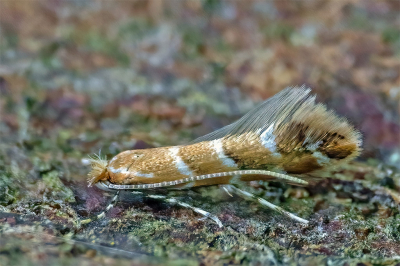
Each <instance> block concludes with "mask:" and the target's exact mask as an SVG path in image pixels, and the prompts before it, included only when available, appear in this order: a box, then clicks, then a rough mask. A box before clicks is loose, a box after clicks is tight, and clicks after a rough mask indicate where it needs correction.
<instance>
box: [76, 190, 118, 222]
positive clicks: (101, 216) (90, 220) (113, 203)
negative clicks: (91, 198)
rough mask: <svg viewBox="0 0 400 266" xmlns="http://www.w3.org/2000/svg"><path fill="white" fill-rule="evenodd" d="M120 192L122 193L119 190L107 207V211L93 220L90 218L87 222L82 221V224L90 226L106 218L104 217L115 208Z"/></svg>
mask: <svg viewBox="0 0 400 266" xmlns="http://www.w3.org/2000/svg"><path fill="white" fill-rule="evenodd" d="M119 192H120V191H119V190H118V191H117V193H115V196H114V197H113V198H112V200H111V202H110V204H108V206H107V207H106V209H105V210H104V211H102V212H101V213H100V214H98V215H96V216H95V217H93V218H89V219H86V220H83V221H81V224H88V223H90V222H93V221H96V220H100V219H102V218H104V217H105V216H106V213H107V212H108V211H109V210H110V209H111V208H112V207H114V206H115V204H116V203H117V201H118V197H119Z"/></svg>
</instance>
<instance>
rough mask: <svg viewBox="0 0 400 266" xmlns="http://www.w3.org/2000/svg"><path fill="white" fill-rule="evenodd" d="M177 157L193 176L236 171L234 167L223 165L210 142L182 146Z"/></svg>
mask: <svg viewBox="0 0 400 266" xmlns="http://www.w3.org/2000/svg"><path fill="white" fill-rule="evenodd" d="M178 155H179V156H180V157H181V158H182V161H183V162H184V163H185V164H186V165H187V166H188V167H189V168H190V169H191V170H192V171H193V173H194V174H195V175H204V174H210V173H220V172H226V171H230V170H236V169H237V168H236V167H229V166H226V165H223V163H222V161H221V159H220V158H219V156H218V154H217V152H216V151H215V150H214V149H213V147H212V142H211V141H204V142H200V143H196V144H192V145H187V146H182V147H180V149H179V154H178Z"/></svg>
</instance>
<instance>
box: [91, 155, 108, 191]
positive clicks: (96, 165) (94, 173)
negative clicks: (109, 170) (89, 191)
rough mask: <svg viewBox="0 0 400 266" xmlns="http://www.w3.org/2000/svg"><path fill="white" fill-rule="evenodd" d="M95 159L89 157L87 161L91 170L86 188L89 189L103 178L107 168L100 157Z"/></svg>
mask: <svg viewBox="0 0 400 266" xmlns="http://www.w3.org/2000/svg"><path fill="white" fill-rule="evenodd" d="M96 157H97V158H93V157H90V158H89V161H90V164H91V167H92V170H91V171H90V172H89V174H88V186H89V187H91V186H92V185H93V184H95V183H97V182H98V181H99V180H101V179H103V178H104V175H105V173H106V167H107V163H108V162H107V160H104V159H101V158H100V156H96Z"/></svg>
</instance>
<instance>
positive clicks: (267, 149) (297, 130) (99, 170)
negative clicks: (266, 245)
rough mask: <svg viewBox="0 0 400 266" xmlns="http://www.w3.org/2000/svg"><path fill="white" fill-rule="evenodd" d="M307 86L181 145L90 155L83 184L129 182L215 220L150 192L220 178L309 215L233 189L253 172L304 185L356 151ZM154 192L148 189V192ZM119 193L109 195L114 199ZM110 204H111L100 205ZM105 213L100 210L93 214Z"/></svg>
mask: <svg viewBox="0 0 400 266" xmlns="http://www.w3.org/2000/svg"><path fill="white" fill-rule="evenodd" d="M310 91H311V90H310V89H309V88H306V87H304V86H302V87H288V88H286V89H284V90H282V91H281V92H279V93H278V94H276V95H275V96H273V97H271V98H269V99H267V100H266V101H264V102H262V103H261V104H259V105H258V106H257V107H255V108H254V109H252V110H250V111H249V112H248V113H247V114H245V115H244V116H243V117H242V118H240V119H239V120H237V121H236V122H234V123H232V124H230V125H228V126H225V127H223V128H221V129H219V130H216V131H214V132H212V133H210V134H208V135H205V136H203V137H200V138H198V139H196V140H195V141H193V142H192V143H190V144H188V145H180V146H172V147H160V148H152V149H143V150H128V151H124V152H121V153H119V154H117V155H116V156H114V157H113V158H112V159H111V160H109V161H107V160H104V159H101V158H99V157H98V158H92V159H91V166H92V170H91V172H90V173H89V178H88V181H89V186H91V185H96V186H97V187H99V188H101V189H103V190H108V191H120V190H132V191H134V193H144V195H147V196H148V197H151V198H157V199H162V200H165V201H167V202H170V203H175V204H178V205H181V206H183V207H187V208H190V209H192V210H194V211H195V212H197V213H200V214H202V215H204V216H206V217H208V218H210V219H212V220H214V221H215V222H216V223H217V224H218V225H219V226H222V222H221V221H220V220H219V219H218V217H217V216H215V215H212V214H210V213H208V212H206V211H204V210H201V209H199V208H196V207H193V206H191V205H188V204H186V203H184V202H181V201H178V200H177V199H175V198H168V197H166V196H163V195H158V194H157V189H160V188H165V189H191V188H194V187H199V186H212V185H221V186H223V188H224V189H225V190H226V191H227V192H228V193H235V194H237V195H239V196H242V197H244V198H246V199H254V200H257V201H258V202H260V203H261V204H262V205H265V206H267V207H269V208H272V209H273V210H276V211H278V212H280V213H282V214H284V215H286V216H288V217H290V218H291V219H294V220H296V221H299V222H302V223H307V222H308V221H307V220H305V219H302V218H300V217H297V216H296V215H294V214H292V213H289V212H287V211H285V210H283V209H282V208H280V207H278V206H276V205H273V204H271V203H269V202H268V201H266V200H265V199H262V198H258V197H256V196H254V195H252V194H250V193H249V192H247V191H245V190H242V189H239V188H238V187H237V185H238V184H240V183H243V182H249V181H254V180H268V181H269V180H281V181H284V182H288V183H291V184H298V185H303V186H304V185H307V184H308V180H310V179H315V178H318V177H319V173H321V171H324V170H326V169H327V168H329V167H334V166H337V165H339V164H342V163H345V162H348V161H349V160H352V159H353V158H355V157H356V156H357V155H359V153H360V151H361V143H362V141H361V134H360V133H359V132H358V131H357V130H356V129H355V128H354V127H353V126H352V125H351V124H349V122H348V121H347V120H346V119H345V118H342V117H338V116H337V115H336V114H335V113H334V112H333V111H329V110H327V108H326V107H325V106H324V105H323V104H321V103H315V96H314V95H311V94H310ZM151 192H153V193H151ZM117 197H118V194H117V195H116V196H115V197H114V200H113V202H115V201H116V199H117ZM112 206H113V203H112V204H110V205H109V206H108V207H107V209H106V211H107V210H108V209H109V208H111V207H112ZM103 216H104V212H103V213H102V214H100V215H99V218H100V217H103Z"/></svg>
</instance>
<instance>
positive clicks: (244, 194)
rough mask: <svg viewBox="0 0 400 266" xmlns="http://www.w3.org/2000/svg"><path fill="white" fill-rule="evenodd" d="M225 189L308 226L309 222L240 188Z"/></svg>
mask: <svg viewBox="0 0 400 266" xmlns="http://www.w3.org/2000/svg"><path fill="white" fill-rule="evenodd" d="M224 189H226V190H227V191H229V192H232V193H235V194H237V195H239V196H241V197H243V198H245V199H248V200H257V201H258V202H259V203H261V204H262V205H264V206H267V207H268V208H270V209H272V210H274V211H277V212H279V213H281V214H283V215H285V216H287V217H289V218H290V219H293V220H295V221H298V222H301V223H304V224H308V221H307V220H304V219H302V218H300V217H298V216H296V215H294V214H292V213H290V212H288V211H285V210H284V209H282V208H281V207H279V206H276V205H274V204H272V203H270V202H268V201H266V200H265V199H263V198H260V197H257V196H256V195H253V194H251V193H249V192H247V191H244V190H241V189H239V188H237V187H235V186H232V185H224Z"/></svg>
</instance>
